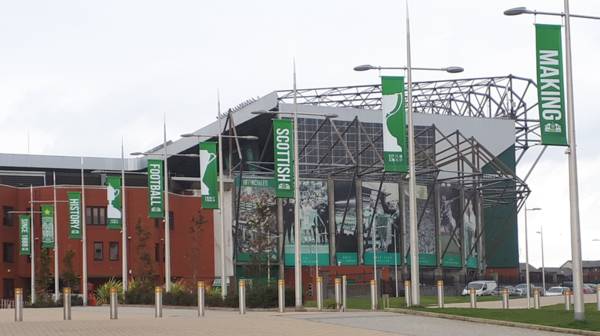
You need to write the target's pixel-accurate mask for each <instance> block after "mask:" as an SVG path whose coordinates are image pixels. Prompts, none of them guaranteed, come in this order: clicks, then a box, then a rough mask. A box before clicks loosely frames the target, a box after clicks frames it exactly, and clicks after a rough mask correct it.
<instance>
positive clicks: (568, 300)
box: [565, 289, 572, 310]
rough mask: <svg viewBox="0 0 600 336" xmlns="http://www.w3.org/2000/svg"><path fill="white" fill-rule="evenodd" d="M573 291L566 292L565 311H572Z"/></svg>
mask: <svg viewBox="0 0 600 336" xmlns="http://www.w3.org/2000/svg"><path fill="white" fill-rule="evenodd" d="M571 295H572V293H571V290H570V289H567V290H566V291H565V310H571Z"/></svg>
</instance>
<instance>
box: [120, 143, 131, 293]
mask: <svg viewBox="0 0 600 336" xmlns="http://www.w3.org/2000/svg"><path fill="white" fill-rule="evenodd" d="M126 196H127V195H126V194H125V150H124V146H123V138H121V203H122V205H123V206H122V210H121V278H122V283H123V292H127V288H128V287H129V286H128V280H129V279H128V278H129V277H128V271H127V268H128V267H127V206H126V203H125V202H126V201H127V197H126Z"/></svg>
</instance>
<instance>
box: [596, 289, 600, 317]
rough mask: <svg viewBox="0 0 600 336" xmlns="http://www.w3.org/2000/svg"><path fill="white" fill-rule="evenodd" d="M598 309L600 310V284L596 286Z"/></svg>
mask: <svg viewBox="0 0 600 336" xmlns="http://www.w3.org/2000/svg"><path fill="white" fill-rule="evenodd" d="M596 310H597V311H600V285H597V286H596Z"/></svg>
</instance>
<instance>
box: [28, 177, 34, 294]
mask: <svg viewBox="0 0 600 336" xmlns="http://www.w3.org/2000/svg"><path fill="white" fill-rule="evenodd" d="M29 218H30V219H29V228H30V230H29V231H30V234H31V243H30V245H31V303H32V304H34V303H35V232H34V228H35V225H33V223H34V221H33V185H31V184H30V185H29Z"/></svg>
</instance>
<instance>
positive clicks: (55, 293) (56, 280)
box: [52, 171, 60, 302]
mask: <svg viewBox="0 0 600 336" xmlns="http://www.w3.org/2000/svg"><path fill="white" fill-rule="evenodd" d="M52 200H53V203H54V302H58V297H59V295H60V293H59V291H58V285H59V281H60V278H59V276H58V215H57V212H58V209H57V207H56V171H52Z"/></svg>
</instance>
